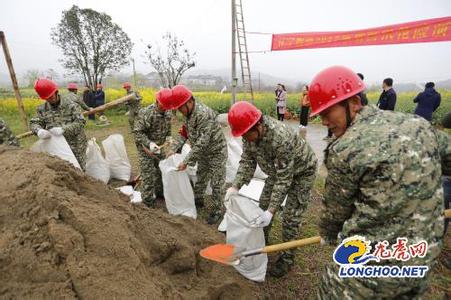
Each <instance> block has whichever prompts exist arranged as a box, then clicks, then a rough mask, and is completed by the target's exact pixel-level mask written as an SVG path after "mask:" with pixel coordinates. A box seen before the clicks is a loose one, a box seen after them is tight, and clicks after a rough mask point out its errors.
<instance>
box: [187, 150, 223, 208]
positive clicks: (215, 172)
mask: <svg viewBox="0 0 451 300" xmlns="http://www.w3.org/2000/svg"><path fill="white" fill-rule="evenodd" d="M226 162H227V149H226V148H225V149H224V151H222V152H221V153H218V154H216V155H211V156H208V157H205V158H203V159H202V160H199V161H198V162H197V182H196V185H195V186H194V197H195V199H199V200H201V199H202V200H203V199H204V196H205V190H206V189H207V185H208V182H209V181H210V186H211V189H212V191H213V193H212V196H211V200H212V205H213V206H212V211H213V212H218V211H220V210H221V209H222V201H223V200H224V196H225V175H226Z"/></svg>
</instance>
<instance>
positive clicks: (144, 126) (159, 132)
mask: <svg viewBox="0 0 451 300" xmlns="http://www.w3.org/2000/svg"><path fill="white" fill-rule="evenodd" d="M133 133H134V134H135V140H136V143H137V144H140V145H143V146H145V147H149V144H150V142H154V143H155V144H157V145H159V146H161V145H162V144H163V143H164V142H165V141H166V139H167V138H169V137H170V136H171V112H170V111H165V112H164V113H161V112H159V111H158V108H157V107H156V105H155V104H152V105H149V106H147V107H145V108H142V109H141V110H140V111H139V114H138V117H137V118H136V120H135V125H134V129H133Z"/></svg>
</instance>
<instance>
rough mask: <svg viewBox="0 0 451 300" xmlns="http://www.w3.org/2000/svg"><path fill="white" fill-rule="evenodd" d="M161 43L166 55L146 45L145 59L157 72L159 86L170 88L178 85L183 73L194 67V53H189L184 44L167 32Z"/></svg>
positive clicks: (156, 48)
mask: <svg viewBox="0 0 451 300" xmlns="http://www.w3.org/2000/svg"><path fill="white" fill-rule="evenodd" d="M163 43H164V47H165V48H166V55H163V54H161V51H160V50H161V49H160V47H153V46H152V45H150V44H148V45H147V50H146V58H147V60H148V62H149V63H150V65H151V66H152V67H153V68H154V69H155V70H156V71H157V73H158V76H159V77H160V81H161V85H162V86H164V87H169V88H171V87H173V86H175V85H177V84H178V83H179V81H180V79H181V78H182V75H183V73H185V72H186V71H187V70H189V69H191V68H193V67H194V66H195V65H196V63H195V61H194V56H195V55H196V53H190V52H189V50H188V49H186V48H185V47H184V46H185V43H184V42H183V41H182V40H180V39H179V38H178V37H177V36H175V35H174V34H171V33H169V32H168V33H166V34H165V35H163Z"/></svg>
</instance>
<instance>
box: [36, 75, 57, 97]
mask: <svg viewBox="0 0 451 300" xmlns="http://www.w3.org/2000/svg"><path fill="white" fill-rule="evenodd" d="M34 90H35V91H36V93H38V95H39V97H40V98H41V99H43V100H47V99H48V98H50V97H51V96H52V95H53V94H55V92H56V91H58V86H57V85H56V83H55V82H54V81H52V80H50V79H47V78H39V79H38V80H36V82H35V83H34Z"/></svg>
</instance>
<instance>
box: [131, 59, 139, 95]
mask: <svg viewBox="0 0 451 300" xmlns="http://www.w3.org/2000/svg"><path fill="white" fill-rule="evenodd" d="M132 65H133V85H134V89H136V90H138V85H137V84H136V70H135V59H134V58H132Z"/></svg>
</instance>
